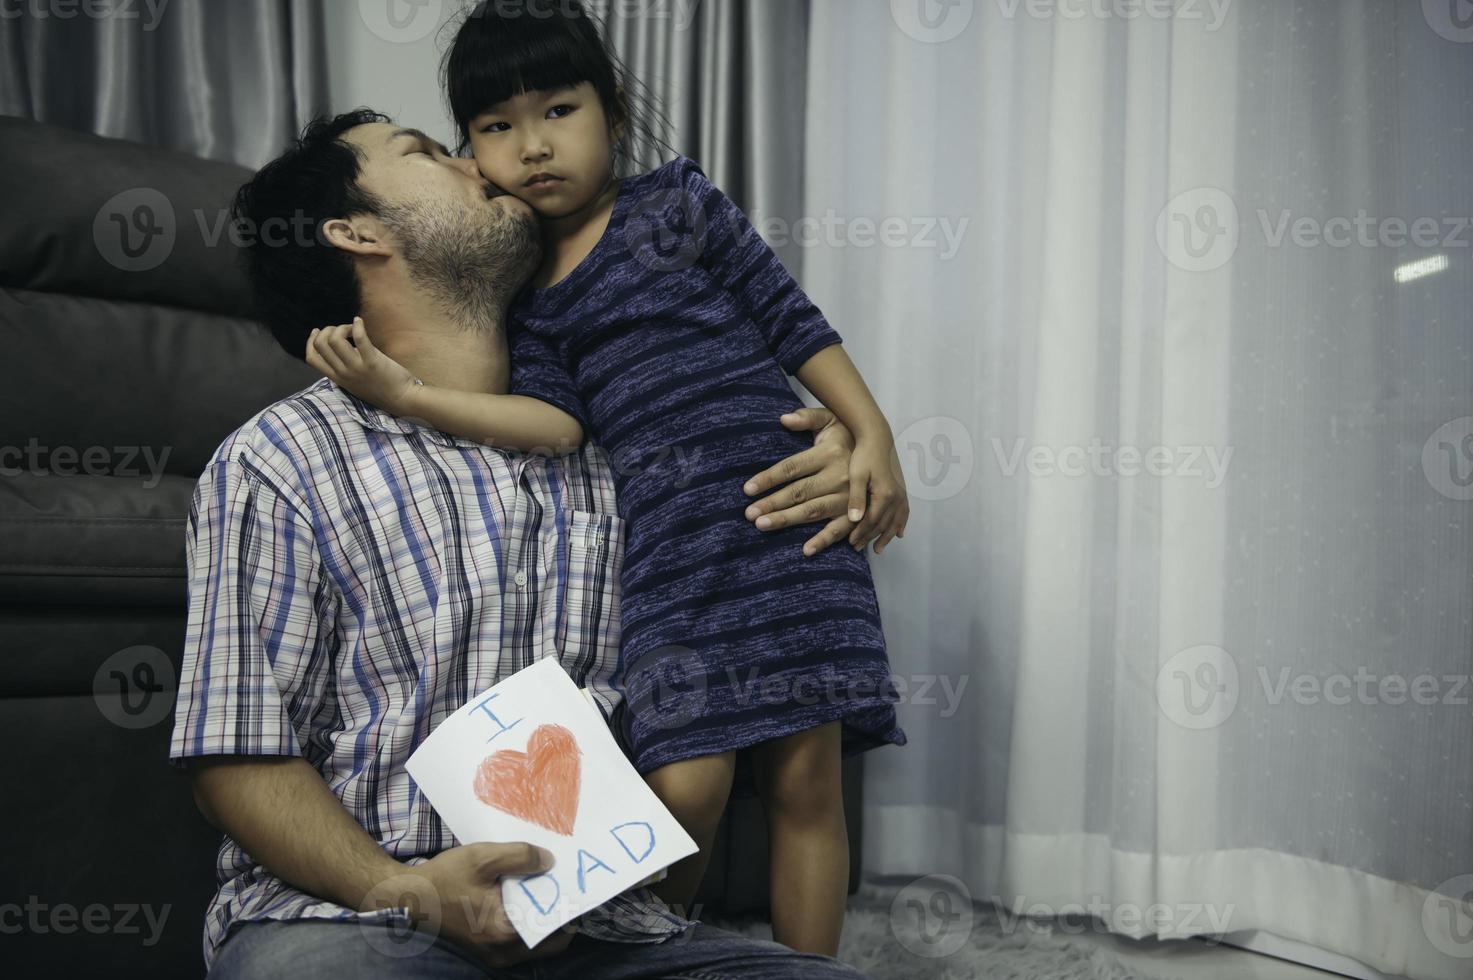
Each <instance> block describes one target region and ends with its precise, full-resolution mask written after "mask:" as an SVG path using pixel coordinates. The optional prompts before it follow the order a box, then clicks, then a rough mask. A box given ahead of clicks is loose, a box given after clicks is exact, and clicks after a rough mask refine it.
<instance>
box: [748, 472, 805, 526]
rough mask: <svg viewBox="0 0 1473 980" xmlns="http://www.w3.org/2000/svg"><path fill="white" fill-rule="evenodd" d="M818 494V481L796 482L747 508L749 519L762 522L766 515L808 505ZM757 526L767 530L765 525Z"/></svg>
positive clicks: (803, 480)
mask: <svg viewBox="0 0 1473 980" xmlns="http://www.w3.org/2000/svg"><path fill="white" fill-rule="evenodd" d="M816 494H818V486H817V481H815V480H814V479H813V478H812V477H805V478H804V479H802V480H794V481H793V482H792V483H789V484H788V485H787V486H785V487H783V488H782V489H781V490H778V491H777V492H776V493H772V494H769V495H768V496H766V497H763V498H762V499H761V500H758V501H756V502H754V503H753V504H752V505H751V506H749V507H748V508H747V510H746V513H747V514H748V515H749V519H751V520H760V519H761V518H762V516H763V515H765V514H770V513H773V512H775V511H780V510H787V509H788V508H789V507H794V506H796V505H798V504H802V503H806V502H808V501H809V500H812V499H813V497H814V496H815V495H816ZM757 526H758V527H761V528H764V530H765V525H762V524H758V525H757Z"/></svg>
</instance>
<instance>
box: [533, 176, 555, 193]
mask: <svg viewBox="0 0 1473 980" xmlns="http://www.w3.org/2000/svg"><path fill="white" fill-rule="evenodd" d="M562 182H563V179H562V178H561V177H544V178H543V179H542V180H538V181H534V182H532V183H530V184H528V185H527V190H529V191H541V190H546V189H547V188H549V187H552V186H554V185H555V184H561V183H562Z"/></svg>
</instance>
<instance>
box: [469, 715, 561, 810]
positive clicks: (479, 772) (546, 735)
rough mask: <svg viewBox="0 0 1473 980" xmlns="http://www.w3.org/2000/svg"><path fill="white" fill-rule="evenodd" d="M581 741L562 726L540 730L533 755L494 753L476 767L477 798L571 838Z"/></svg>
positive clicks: (530, 752) (529, 742)
mask: <svg viewBox="0 0 1473 980" xmlns="http://www.w3.org/2000/svg"><path fill="white" fill-rule="evenodd" d="M579 755H580V753H579V751H578V742H577V741H576V740H575V739H574V738H573V733H572V732H570V731H568V730H567V729H566V728H564V727H563V726H562V725H538V726H537V730H536V731H534V732H533V733H532V737H531V738H529V739H528V740H527V751H526V752H518V751H516V750H515V749H503V750H501V751H500V752H493V753H491V754H490V755H488V756H486V758H485V759H483V760H482V761H481V764H480V765H479V766H477V767H476V781H475V791H476V798H477V799H479V800H480V801H481V802H482V803H484V804H486V805H487V806H494V807H495V808H496V809H498V810H501V811H502V812H504V813H510V814H511V815H512V816H514V817H520V818H521V819H523V820H526V821H528V822H529V823H535V824H537V825H538V826H539V827H546V828H547V829H548V830H551V831H553V832H555V833H559V834H562V835H563V836H564V837H570V836H572V834H573V821H574V819H575V818H576V817H577V816H578V776H579V765H578V756H579Z"/></svg>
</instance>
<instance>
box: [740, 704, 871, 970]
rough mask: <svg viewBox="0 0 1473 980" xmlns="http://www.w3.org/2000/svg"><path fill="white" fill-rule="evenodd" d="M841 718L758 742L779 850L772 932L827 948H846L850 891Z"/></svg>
mask: <svg viewBox="0 0 1473 980" xmlns="http://www.w3.org/2000/svg"><path fill="white" fill-rule="evenodd" d="M839 725H840V723H839V722H838V721H832V722H828V723H827V724H824V725H819V726H818V727H816V728H810V729H807V730H805V731H801V732H794V733H793V734H792V735H787V736H784V737H782V738H777V739H773V740H772V741H769V742H763V743H761V744H759V745H756V746H754V747H753V750H752V775H753V778H754V780H755V782H756V786H757V792H758V795H759V796H760V797H761V799H762V804H763V807H764V808H765V809H766V811H767V836H768V839H769V841H770V842H771V850H772V856H771V868H772V873H771V874H772V938H773V939H774V940H776V941H777V942H780V943H782V944H783V945H785V946H788V947H790V948H792V949H794V950H796V951H798V952H800V953H819V954H821V955H824V956H835V955H837V954H838V952H839V934H840V932H841V931H842V930H843V928H844V905H845V898H846V896H847V894H848V891H849V832H848V829H847V828H846V826H845V824H844V801H843V794H842V792H841V789H842V784H841V781H840V767H839V747H840V746H839Z"/></svg>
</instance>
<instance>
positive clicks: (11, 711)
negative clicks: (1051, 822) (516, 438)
mask: <svg viewBox="0 0 1473 980" xmlns="http://www.w3.org/2000/svg"><path fill="white" fill-rule="evenodd" d="M248 177H249V172H248V171H246V170H244V169H242V168H240V167H237V166H232V165H229V164H225V163H220V162H214V161H209V160H203V159H198V158H194V157H190V156H187V155H183V154H180V153H177V152H172V151H168V150H162V149H158V148H154V147H149V146H144V145H140V144H135V143H129V142H124V141H119V140H112V139H104V138H100V137H97V136H93V135H91V134H86V133H80V132H76V131H72V130H67V129H62V128H58V127H53V126H47V125H42V124H39V123H36V122H33V121H30V120H25V119H18V118H13V117H0V363H3V365H4V367H3V370H4V373H5V376H6V383H5V384H4V386H3V394H0V654H3V657H4V670H0V744H5V745H9V746H11V749H12V751H13V753H14V755H13V757H12V763H13V766H12V769H11V777H10V780H9V783H8V786H7V790H6V792H5V793H4V795H3V804H0V835H3V838H0V839H3V842H4V843H3V845H0V937H3V938H0V949H3V950H4V954H3V963H4V965H3V967H0V971H3V972H4V974H5V975H6V976H9V977H29V976H42V975H44V976H101V975H106V976H109V977H111V978H114V980H122V978H126V977H134V976H137V977H148V978H151V980H152V978H159V977H172V976H178V977H197V976H199V975H200V974H202V973H203V972H204V971H203V960H202V956H201V936H202V929H203V917H204V909H205V906H206V904H207V902H208V900H209V898H210V896H211V894H212V893H213V891H214V888H215V882H214V870H213V869H214V858H215V854H216V851H217V848H218V846H219V843H220V837H221V835H220V832H219V831H217V830H215V829H214V828H212V827H211V826H210V825H209V824H207V823H206V822H205V820H204V819H203V818H202V817H201V816H200V814H199V812H198V811H197V810H196V808H195V806H194V802H193V799H192V795H191V792H190V788H189V785H188V780H187V779H186V778H185V777H184V776H183V775H182V774H181V773H180V772H179V771H177V770H175V769H174V768H172V767H171V766H169V765H168V763H167V755H168V743H169V736H170V733H171V731H172V728H173V705H174V684H175V678H176V677H177V674H178V669H179V664H180V658H181V655H182V642H183V636H184V625H185V623H184V610H185V606H184V602H185V591H184V549H183V542H184V520H185V516H186V514H187V512H188V508H189V503H190V498H191V495H192V492H193V489H194V485H195V481H196V479H197V478H198V476H199V473H200V470H201V469H202V467H203V464H204V463H205V461H206V460H207V459H208V458H209V456H210V455H211V454H212V453H213V451H214V449H215V448H216V447H217V446H218V445H219V443H220V442H221V440H223V439H224V437H225V436H226V435H227V434H228V433H229V432H230V431H232V430H233V429H234V428H235V427H236V426H238V425H239V424H241V423H242V422H243V421H245V420H246V419H247V418H249V417H250V416H251V415H253V414H254V413H255V412H256V411H258V410H259V409H260V408H261V407H262V406H264V405H267V404H269V403H270V402H272V401H275V400H276V399H278V398H281V397H284V396H286V395H289V394H291V393H292V392H295V391H298V390H300V389H301V388H303V387H306V386H307V385H308V384H311V383H312V382H313V381H315V380H316V377H317V376H316V374H315V372H313V371H312V370H311V369H310V368H308V367H307V366H306V365H305V364H304V363H302V362H301V361H299V360H297V359H295V358H293V357H291V356H289V355H287V354H286V353H285V352H283V351H282V350H281V349H280V348H279V347H277V345H276V343H275V341H274V340H273V339H272V338H271V337H270V335H269V334H268V333H266V331H265V330H264V329H262V328H261V326H260V325H259V324H258V323H257V322H255V321H254V320H253V319H251V316H250V303H249V299H248V293H247V289H246V285H245V282H244V277H243V275H242V273H241V272H240V270H239V267H238V264H237V262H236V258H237V247H236V245H235V244H234V243H233V242H232V240H231V237H230V235H229V232H228V228H227V215H228V210H227V209H228V205H229V201H230V199H231V197H232V195H233V193H234V190H235V188H236V187H238V186H239V185H240V184H241V183H242V182H243V181H244V180H246V179H247V178H248ZM844 773H845V806H846V814H847V818H848V823H849V835H850V845H851V855H852V858H851V867H850V890H851V892H852V891H853V890H854V889H856V888H857V887H858V883H859V854H860V851H861V845H862V842H861V839H860V829H861V828H860V825H859V800H860V792H861V783H860V778H861V767H860V757H856V758H851V759H849V760H846V762H845V769H844ZM767 866H768V858H767V843H766V826H765V820H764V817H763V813H762V809H761V805H760V802H759V801H758V800H757V799H756V798H755V796H754V795H753V794H752V790H751V786H750V768H749V765H748V762H747V760H746V759H745V757H744V756H743V758H741V759H740V761H739V766H738V782H737V786H736V788H735V790H734V792H733V796H732V800H731V802H730V804H729V806H728V810H727V813H726V816H725V818H724V819H723V821H722V825H721V829H720V831H719V833H718V839H717V845H716V849H715V851H714V853H713V855H712V861H711V866H710V871H709V873H708V875H707V877H706V880H705V881H704V882H703V884H702V886H701V890H700V893H699V895H698V896H697V902H699V903H700V904H701V905H702V907H703V910H704V911H705V912H707V913H710V912H726V913H734V912H743V911H748V910H760V909H762V908H764V907H765V906H766V904H767V890H768V875H767Z"/></svg>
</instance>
